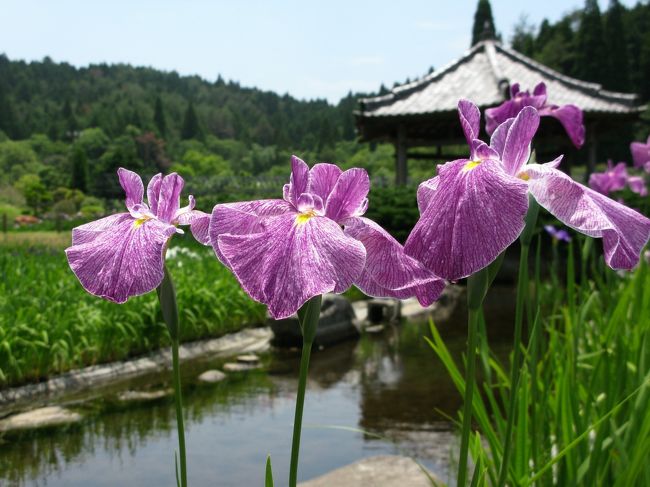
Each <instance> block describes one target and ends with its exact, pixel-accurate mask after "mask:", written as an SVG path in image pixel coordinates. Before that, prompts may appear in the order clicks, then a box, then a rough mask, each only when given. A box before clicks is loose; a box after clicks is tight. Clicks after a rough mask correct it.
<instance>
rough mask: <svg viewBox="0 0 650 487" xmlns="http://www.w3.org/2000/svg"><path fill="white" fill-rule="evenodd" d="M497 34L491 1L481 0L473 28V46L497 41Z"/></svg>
mask: <svg viewBox="0 0 650 487" xmlns="http://www.w3.org/2000/svg"><path fill="white" fill-rule="evenodd" d="M496 38H497V32H496V29H495V27H494V19H493V18H492V7H491V6H490V1H489V0H479V2H478V5H477V7H476V13H475V14H474V26H473V27H472V46H474V45H475V44H478V43H479V42H481V41H484V40H486V39H496Z"/></svg>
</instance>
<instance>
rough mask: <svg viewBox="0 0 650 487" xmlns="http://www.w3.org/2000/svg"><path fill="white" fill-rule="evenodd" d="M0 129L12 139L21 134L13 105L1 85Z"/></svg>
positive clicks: (17, 137)
mask: <svg viewBox="0 0 650 487" xmlns="http://www.w3.org/2000/svg"><path fill="white" fill-rule="evenodd" d="M0 130H1V131H2V132H4V133H5V135H7V137H9V138H10V139H14V140H16V139H19V138H20V135H21V134H20V127H19V126H18V119H17V117H16V111H15V109H14V105H13V103H12V102H11V99H10V98H9V97H8V96H7V94H6V91H5V90H4V89H2V87H0Z"/></svg>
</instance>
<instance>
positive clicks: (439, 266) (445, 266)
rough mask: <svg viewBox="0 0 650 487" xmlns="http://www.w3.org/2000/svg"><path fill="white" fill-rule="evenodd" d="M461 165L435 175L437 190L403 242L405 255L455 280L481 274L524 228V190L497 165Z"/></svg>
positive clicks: (457, 163)
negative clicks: (404, 242) (437, 179)
mask: <svg viewBox="0 0 650 487" xmlns="http://www.w3.org/2000/svg"><path fill="white" fill-rule="evenodd" d="M468 162H470V161H467V160H464V159H461V160H458V161H453V162H449V163H447V164H445V166H444V170H443V169H442V168H441V170H440V171H439V177H440V180H439V183H438V188H437V190H436V191H435V193H433V195H432V197H431V198H430V201H429V204H428V206H427V208H426V210H425V211H424V213H422V215H421V216H420V220H419V221H418V222H417V224H416V225H415V228H414V229H413V231H412V232H411V234H410V235H409V237H408V240H407V241H406V245H405V246H404V249H405V251H406V253H407V255H410V256H411V257H414V258H415V259H417V260H419V261H420V262H422V263H423V264H424V265H425V266H426V267H427V268H428V269H430V270H431V271H433V273H434V274H435V275H437V276H439V277H441V278H445V279H448V280H457V279H461V278H463V277H467V276H469V275H471V274H473V273H474V272H476V271H478V270H480V269H482V268H484V267H485V266H487V265H488V264H490V263H491V262H492V261H493V260H494V259H496V258H497V257H498V256H499V254H500V253H501V252H502V251H503V250H505V249H506V248H507V247H508V246H509V245H510V244H511V243H512V242H514V241H515V240H516V239H517V237H518V236H519V234H520V233H521V231H522V230H523V228H524V217H525V215H526V212H527V210H528V195H527V185H526V183H525V182H524V181H522V180H520V179H517V178H513V177H511V176H509V175H508V174H506V173H505V172H504V171H503V169H502V167H501V164H500V163H499V162H498V161H490V160H488V161H484V162H481V163H480V164H478V165H472V164H468Z"/></svg>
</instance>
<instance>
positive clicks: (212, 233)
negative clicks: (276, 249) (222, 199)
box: [209, 200, 296, 266]
mask: <svg viewBox="0 0 650 487" xmlns="http://www.w3.org/2000/svg"><path fill="white" fill-rule="evenodd" d="M284 213H291V214H293V215H295V214H296V210H295V208H294V207H293V205H292V204H291V203H289V202H288V201H285V200H258V201H245V202H242V203H224V204H220V205H216V206H215V207H214V209H213V210H212V215H211V216H210V223H209V240H210V243H211V245H212V248H213V249H214V251H215V253H216V255H217V257H218V258H219V260H220V261H221V262H222V263H223V264H224V265H226V266H228V262H227V261H226V259H225V258H224V257H223V255H222V254H221V252H220V250H219V246H218V245H217V240H218V238H219V236H220V235H223V234H230V235H248V234H251V233H259V232H262V231H264V222H265V220H267V219H268V218H270V217H273V216H277V215H282V214H284Z"/></svg>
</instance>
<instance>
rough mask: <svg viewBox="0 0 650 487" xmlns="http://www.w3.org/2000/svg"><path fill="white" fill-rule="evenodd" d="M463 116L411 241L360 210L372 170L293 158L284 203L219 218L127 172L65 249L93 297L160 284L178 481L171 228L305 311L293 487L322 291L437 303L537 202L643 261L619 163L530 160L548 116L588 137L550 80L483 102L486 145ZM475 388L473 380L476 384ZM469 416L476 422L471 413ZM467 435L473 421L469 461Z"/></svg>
mask: <svg viewBox="0 0 650 487" xmlns="http://www.w3.org/2000/svg"><path fill="white" fill-rule="evenodd" d="M458 113H459V116H460V124H461V126H462V129H463V132H464V134H465V138H466V140H467V144H468V146H469V156H468V157H467V158H465V159H458V160H455V161H451V162H447V163H446V164H444V165H442V166H439V168H438V172H437V175H435V177H432V178H431V179H429V180H427V181H424V182H423V183H421V184H420V186H419V188H418V192H417V204H418V208H419V210H420V218H419V220H418V222H417V223H416V225H415V227H414V228H413V230H412V232H411V234H410V235H409V237H408V239H407V241H406V243H405V245H404V246H402V245H401V244H400V243H399V242H397V241H396V240H395V239H394V238H393V237H392V236H391V235H390V234H389V233H388V232H387V231H386V230H384V229H383V228H382V227H381V226H380V225H379V224H377V223H376V222H374V221H372V220H370V219H368V218H366V217H364V216H363V215H364V214H365V212H366V210H367V208H368V205H369V202H368V193H369V191H370V178H369V176H368V173H367V172H366V171H365V170H364V169H359V168H353V169H349V170H347V171H342V170H341V169H339V168H338V167H337V166H335V165H333V164H315V165H314V166H313V167H311V168H309V166H308V165H307V164H306V163H305V162H304V161H302V160H301V159H299V158H298V157H295V156H293V157H292V158H291V175H290V178H289V182H288V184H286V185H285V186H284V188H283V197H282V199H270V200H255V201H247V202H239V203H226V204H219V205H216V206H215V207H214V209H213V210H212V213H211V214H207V213H203V212H200V211H198V210H195V209H194V206H195V202H194V198H193V197H192V196H190V197H189V204H188V206H186V207H184V208H180V194H181V191H182V189H183V185H184V182H183V179H182V178H181V177H180V176H179V175H177V174H175V173H172V174H170V175H168V176H164V177H163V176H162V175H160V174H158V175H156V176H154V177H153V178H152V179H151V181H150V182H149V185H148V187H147V199H148V203H145V202H144V186H143V183H142V180H141V179H140V177H139V176H138V175H137V174H135V173H133V172H131V171H128V170H126V169H119V171H118V177H119V180H120V184H121V185H122V188H123V189H124V191H125V193H126V208H127V210H128V211H127V212H124V213H118V214H116V215H112V216H109V217H106V218H102V219H100V220H97V221H95V222H91V223H88V224H85V225H82V226H80V227H77V228H75V229H74V230H73V235H72V246H71V247H70V248H68V249H67V250H66V254H67V257H68V261H69V264H70V267H71V268H72V270H73V272H74V273H75V275H76V276H77V277H78V279H79V281H80V282H81V284H82V286H83V287H84V289H86V290H87V291H88V292H89V293H92V294H94V295H97V296H100V297H102V298H105V299H108V300H111V301H115V302H118V303H122V302H124V301H126V300H127V299H128V298H129V297H131V296H136V295H139V294H144V293H147V292H149V291H152V290H154V289H158V292H159V297H160V300H161V306H162V308H163V315H164V316H165V317H166V321H168V322H169V323H168V326H170V331H171V332H172V335H173V337H172V338H173V339H174V340H175V342H173V343H175V346H176V349H175V350H176V353H175V355H174V360H175V362H174V365H175V374H176V377H177V387H176V388H177V395H178V401H177V415H178V418H179V422H180V424H181V427H180V428H179V441H180V440H182V441H180V447H181V473H182V476H183V479H184V481H183V482H182V483H183V485H185V484H186V478H185V463H184V439H183V438H184V437H183V434H182V433H183V429H182V413H181V412H180V411H181V405H180V374H179V373H178V353H177V347H178V334H177V331H174V330H177V325H178V311H177V310H176V303H175V295H174V290H173V284H171V280H170V278H169V276H168V274H167V273H166V270H165V267H164V260H165V252H166V249H167V247H168V244H169V241H170V239H171V237H172V236H173V235H174V234H175V233H179V232H181V233H182V230H180V229H179V228H178V226H179V225H189V226H190V229H191V231H192V233H193V235H194V237H195V238H196V239H197V240H198V241H199V242H201V243H203V244H205V245H209V246H211V247H212V249H213V250H214V253H215V255H216V257H217V258H218V259H219V260H220V261H221V262H222V263H223V264H224V265H225V266H226V267H228V269H230V270H231V271H232V273H233V274H234V275H235V276H236V278H237V279H238V281H239V283H240V284H241V286H242V288H243V289H244V290H245V291H246V292H247V293H248V294H249V295H250V297H251V298H253V299H255V300H257V301H259V302H261V303H264V304H265V305H267V306H268V310H269V313H270V315H271V316H272V317H273V318H276V319H281V318H285V317H288V316H290V315H292V314H294V313H296V312H297V311H298V312H299V316H300V320H301V330H302V332H303V338H304V343H305V346H304V347H303V352H302V353H303V356H302V359H301V372H300V381H299V389H298V400H297V402H296V404H297V406H296V420H295V424H294V442H293V448H292V460H291V470H290V487H294V486H295V484H296V471H297V464H298V453H297V452H298V448H299V444H300V425H301V421H302V402H303V401H304V391H305V385H306V371H307V368H308V364H309V353H310V349H311V344H312V341H313V335H314V333H315V328H316V325H317V322H318V311H319V309H320V296H321V295H322V294H324V293H330V292H333V293H342V292H344V291H345V290H346V289H348V288H349V287H350V286H352V285H355V286H357V287H358V288H359V289H361V290H362V291H363V292H364V293H366V294H367V295H370V296H381V297H394V298H399V299H405V298H408V297H413V296H414V297H416V298H417V299H418V300H419V302H420V303H421V304H422V305H423V306H428V305H430V304H431V303H432V302H433V301H435V300H436V299H437V298H438V297H439V295H440V294H441V292H442V290H443V288H444V286H445V282H446V281H456V280H458V279H462V278H466V277H470V276H474V277H477V279H476V280H473V281H472V282H474V283H479V282H482V281H481V280H480V279H478V276H482V275H484V274H485V273H484V272H481V271H482V270H483V269H485V268H486V267H487V266H489V265H490V264H491V263H492V262H494V261H495V260H496V259H497V258H498V257H499V256H500V255H501V254H502V253H503V252H504V250H505V249H506V248H507V247H509V246H510V245H511V244H512V243H513V242H514V241H515V240H516V239H517V238H518V237H519V236H520V235H521V234H522V232H523V231H524V229H525V227H526V216H527V213H528V212H529V206H530V205H531V204H532V203H531V202H532V201H533V200H535V201H536V202H537V204H539V205H540V206H542V207H543V208H545V209H546V210H548V211H549V212H550V213H551V214H552V215H554V216H555V217H556V218H557V219H558V220H560V221H561V222H562V223H564V224H565V225H567V226H568V227H570V228H572V229H574V230H576V231H578V232H581V233H583V234H585V235H587V236H590V237H594V238H602V240H603V248H604V255H605V261H606V263H607V265H609V266H610V267H611V268H613V269H631V268H633V267H634V266H635V265H636V263H637V262H638V260H639V256H640V254H641V252H642V250H643V248H644V246H645V245H646V243H647V242H648V239H649V238H650V220H648V219H647V218H646V217H644V216H642V215H641V214H639V213H637V212H636V211H634V210H632V209H630V208H627V207H626V206H624V205H622V204H620V203H618V202H616V201H614V200H612V199H610V198H608V197H607V196H606V195H605V194H607V193H608V192H609V191H612V190H615V189H616V188H619V186H620V185H621V184H623V185H625V184H626V182H627V183H628V184H630V183H629V178H628V177H627V175H626V173H625V174H624V171H625V167H624V166H623V167H621V166H620V165H618V166H615V167H610V169H609V171H608V172H607V173H606V174H605V175H603V176H600V177H599V176H596V177H595V178H593V180H592V186H593V187H596V189H598V191H595V190H594V189H590V188H588V187H586V186H583V185H581V184H579V183H577V182H576V181H574V180H573V179H571V177H570V176H568V175H567V174H565V173H564V172H562V171H561V170H559V169H558V166H559V164H560V162H561V160H562V156H559V157H557V158H556V159H555V160H553V161H551V162H547V163H545V164H538V163H537V162H535V161H531V144H532V141H533V137H534V136H535V133H536V132H537V129H538V127H539V123H540V117H541V116H550V117H554V118H556V119H557V120H559V122H560V123H561V124H562V125H563V127H564V129H565V130H566V132H567V134H568V136H569V138H570V139H571V141H572V142H573V144H574V145H575V146H577V147H580V146H582V145H583V143H584V139H585V129H584V124H583V120H582V112H581V111H580V109H579V108H578V107H576V106H575V105H565V106H556V105H550V104H548V103H547V95H546V87H545V85H544V84H543V83H540V84H538V85H537V86H536V87H535V89H534V90H533V93H532V94H531V93H529V92H528V91H520V89H519V85H517V84H515V85H513V87H512V92H511V99H510V100H508V101H506V102H505V103H503V104H502V105H500V106H498V107H496V108H492V109H489V110H487V111H486V120H487V124H486V125H487V126H486V131H487V132H488V134H490V135H491V137H490V141H489V143H487V142H484V141H482V140H480V139H479V133H480V123H481V113H480V111H479V109H478V107H477V106H476V105H474V104H473V103H472V102H470V101H467V100H461V101H460V102H459V103H458ZM632 152H633V156H634V161H635V165H636V166H638V167H644V168H645V169H646V170H647V171H650V169H649V168H650V139H649V140H648V144H641V143H635V144H633V145H632ZM603 193H605V194H603ZM535 208H536V207H535ZM534 214H535V215H536V210H535V213H534ZM562 232H564V233H562ZM552 233H553V235H554V236H556V238H562V239H568V238H569V237H568V234H567V233H566V231H564V230H561V231H556V230H555V229H554V230H553V232H552ZM483 282H486V281H483ZM469 287H473V286H469ZM477 288H478V286H477ZM469 294H472V292H471V290H470V293H469ZM483 296H484V294H483ZM480 301H482V297H480ZM475 304H476V303H475ZM299 310H300V311H299ZM170 324H171V325H170ZM470 375H471V374H470ZM472 389H473V388H472V387H471V386H468V388H467V391H472ZM470 394H471V392H470ZM467 397H470V398H471V395H470V396H466V403H467V404H471V400H468V399H467ZM467 416H468V418H470V420H471V410H469V411H468V414H467ZM469 422H471V421H469V420H468V423H469ZM468 431H469V429H468V428H467V427H466V425H465V423H464V436H463V438H464V440H463V441H464V444H465V452H464V453H463V444H461V457H463V458H466V456H467V448H466V443H467V441H466V440H467V434H468V433H467V432H468ZM465 464H466V461H465ZM269 467H270V463H269ZM459 471H460V472H464V471H465V469H464V468H460V469H459Z"/></svg>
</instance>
